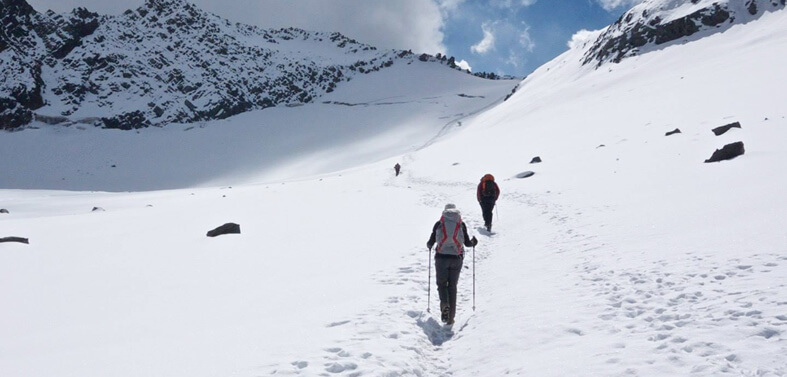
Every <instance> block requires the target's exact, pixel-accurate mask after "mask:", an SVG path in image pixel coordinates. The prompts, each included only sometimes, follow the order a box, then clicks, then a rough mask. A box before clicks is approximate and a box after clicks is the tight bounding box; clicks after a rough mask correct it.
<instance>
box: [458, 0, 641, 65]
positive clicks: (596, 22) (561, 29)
mask: <svg viewBox="0 0 787 377" xmlns="http://www.w3.org/2000/svg"><path fill="white" fill-rule="evenodd" d="M496 3H498V5H496ZM525 4H528V3H525ZM625 10H626V9H624V8H622V7H614V8H611V9H609V10H607V9H604V8H603V7H602V5H601V3H599V2H596V1H590V0H538V1H534V2H533V4H531V5H523V4H522V2H521V1H519V2H514V1H511V2H503V1H498V2H495V1H480V0H468V1H465V2H462V3H461V4H459V5H458V6H457V8H456V10H454V11H451V12H450V13H451V14H449V16H448V17H447V22H446V24H445V27H444V40H443V43H444V44H445V46H446V47H447V49H448V51H447V52H448V53H449V54H450V55H454V56H456V57H457V59H459V58H462V59H464V60H466V61H467V62H468V63H469V64H470V66H471V67H472V68H473V71H487V72H495V73H502V74H510V75H516V76H524V75H526V74H528V73H530V72H532V71H533V70H534V69H536V68H537V67H538V66H540V65H542V64H544V63H546V62H547V61H549V60H551V59H552V58H554V57H555V56H557V55H559V54H560V53H562V52H563V51H566V50H567V48H568V45H567V43H568V41H569V40H571V37H572V36H573V35H574V34H575V33H576V32H577V31H579V30H581V29H587V30H596V29H600V28H602V27H604V26H607V25H609V24H610V23H612V22H614V21H615V20H616V19H617V18H618V17H620V15H621V14H622V13H623V12H624V11H625ZM485 36H486V39H487V40H488V41H489V40H493V43H492V44H491V45H490V44H487V45H484V43H482V42H481V41H482V40H484V38H485Z"/></svg>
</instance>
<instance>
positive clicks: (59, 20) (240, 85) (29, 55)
mask: <svg viewBox="0 0 787 377" xmlns="http://www.w3.org/2000/svg"><path fill="white" fill-rule="evenodd" d="M0 1H2V8H0V18H1V19H2V21H3V27H2V29H0V77H3V83H2V84H0V129H16V128H19V127H22V126H24V125H26V124H28V123H29V122H31V121H32V120H34V119H36V120H39V121H44V122H48V123H54V124H66V125H67V124H73V123H88V124H95V125H99V126H103V127H108V128H119V129H132V128H139V127H147V126H162V125H165V124H168V123H188V122H195V121H203V120H211V119H223V118H226V117H229V116H232V115H235V114H239V113H242V112H245V111H249V110H254V109H264V108H267V107H272V106H277V105H284V104H298V103H308V102H311V101H313V100H314V99H315V98H317V97H319V96H321V95H323V94H325V93H328V92H331V91H333V90H334V88H335V87H336V86H337V85H340V84H341V83H342V82H345V81H348V80H351V79H352V78H353V77H355V76H357V75H359V74H366V73H369V72H374V71H378V70H380V69H384V68H386V67H390V66H391V65H393V64H422V63H421V62H426V63H427V64H445V59H442V60H441V59H438V58H435V57H432V56H430V55H422V56H420V57H418V56H415V55H414V54H412V52H410V51H397V50H387V51H381V50H378V49H377V48H375V47H373V46H370V45H367V44H363V43H360V42H358V41H355V40H353V39H350V38H348V37H346V36H344V35H342V34H340V33H324V32H309V31H305V30H301V29H295V28H288V29H278V30H266V29H262V28H259V27H255V26H250V25H243V24H238V23H231V22H230V21H228V20H225V19H222V18H220V17H218V16H216V15H213V14H211V13H208V12H205V11H202V10H201V9H199V8H197V7H196V6H194V5H193V4H191V3H189V2H187V1H185V0H147V1H146V2H145V4H144V5H142V6H141V7H139V8H137V9H135V10H128V11H126V12H125V13H123V14H121V15H116V16H103V15H98V14H96V13H93V12H90V11H88V10H87V9H84V8H77V9H75V10H73V11H72V12H71V13H68V14H63V15H61V14H56V13H54V12H51V11H48V12H46V13H39V12H37V11H35V10H34V9H33V8H32V7H31V6H30V5H29V4H28V3H27V2H26V1H25V0H0ZM448 66H451V64H448ZM451 68H455V66H454V67H451ZM455 69H458V68H455Z"/></svg>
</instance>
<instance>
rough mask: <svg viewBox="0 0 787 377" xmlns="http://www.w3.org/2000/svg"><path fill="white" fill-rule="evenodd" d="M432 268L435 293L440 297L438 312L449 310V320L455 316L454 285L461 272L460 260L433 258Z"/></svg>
mask: <svg viewBox="0 0 787 377" xmlns="http://www.w3.org/2000/svg"><path fill="white" fill-rule="evenodd" d="M434 267H435V272H436V274H435V275H436V276H437V293H438V294H439V295H440V310H441V311H442V310H443V308H444V307H446V306H447V307H448V308H449V318H450V319H452V320H453V319H454V316H455V315H456V284H457V283H458V282H459V273H461V272H462V258H450V257H449V258H446V257H440V256H435V258H434Z"/></svg>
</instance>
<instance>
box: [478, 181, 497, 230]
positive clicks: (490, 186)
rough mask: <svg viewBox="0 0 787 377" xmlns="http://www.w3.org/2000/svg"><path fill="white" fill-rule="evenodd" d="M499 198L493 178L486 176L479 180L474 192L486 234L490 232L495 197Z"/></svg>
mask: <svg viewBox="0 0 787 377" xmlns="http://www.w3.org/2000/svg"><path fill="white" fill-rule="evenodd" d="M498 196H500V188H499V187H497V183H495V177H494V176H492V174H487V175H485V176H484V177H483V178H481V183H479V184H478V189H477V190H476V198H478V203H479V204H481V212H483V214H484V227H486V230H487V231H488V232H491V231H492V209H493V208H495V202H497V197H498Z"/></svg>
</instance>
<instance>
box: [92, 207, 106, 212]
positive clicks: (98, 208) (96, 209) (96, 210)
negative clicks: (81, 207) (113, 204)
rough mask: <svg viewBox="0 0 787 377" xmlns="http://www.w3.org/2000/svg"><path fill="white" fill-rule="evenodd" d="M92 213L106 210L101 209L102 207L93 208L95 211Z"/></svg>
mask: <svg viewBox="0 0 787 377" xmlns="http://www.w3.org/2000/svg"><path fill="white" fill-rule="evenodd" d="M91 212H104V209H103V208H101V207H93V209H92V210H91Z"/></svg>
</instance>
